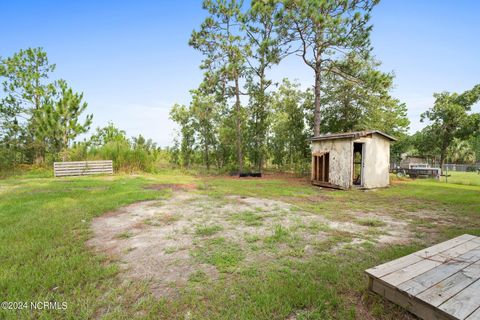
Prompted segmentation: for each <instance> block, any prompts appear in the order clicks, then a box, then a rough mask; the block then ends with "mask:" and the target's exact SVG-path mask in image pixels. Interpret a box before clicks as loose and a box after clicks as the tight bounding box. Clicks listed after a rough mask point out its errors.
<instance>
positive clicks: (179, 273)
mask: <svg viewBox="0 0 480 320" xmlns="http://www.w3.org/2000/svg"><path fill="white" fill-rule="evenodd" d="M155 186H156V188H170V189H173V190H174V192H173V193H172V197H171V198H169V199H167V200H160V201H145V202H138V203H135V204H132V205H129V206H126V207H123V208H120V209H119V210H117V211H114V212H110V213H107V214H105V215H103V216H101V217H98V218H96V219H94V220H93V222H92V229H93V238H92V239H91V240H90V241H89V245H91V246H92V247H93V248H94V249H95V250H97V251H99V252H104V253H106V254H107V255H108V256H109V257H110V258H112V259H115V260H117V261H118V262H119V264H120V266H121V267H122V271H123V272H122V273H121V276H122V277H123V278H125V279H127V280H132V279H141V280H147V281H149V282H150V283H151V286H152V291H153V293H154V294H155V295H157V296H171V295H173V294H175V293H176V292H177V290H178V288H181V287H182V286H184V285H185V284H186V283H187V282H189V281H211V280H213V279H215V278H217V277H218V275H219V273H222V272H232V271H235V270H236V269H237V268H241V267H242V266H248V265H250V264H258V263H263V262H271V261H272V260H275V259H282V258H285V257H290V258H295V259H306V258H308V257H309V256H311V255H314V254H319V253H321V252H324V250H325V243H328V242H329V241H330V242H331V239H337V238H338V237H339V235H340V236H341V237H342V238H341V240H338V241H340V242H343V241H345V242H347V243H348V242H351V241H352V240H353V242H352V243H351V244H353V245H355V244H360V243H362V242H364V241H374V242H375V241H380V242H382V243H385V242H396V241H403V240H404V239H405V238H406V235H408V234H409V233H408V228H407V227H408V224H407V223H402V222H401V221H398V220H395V219H394V218H392V217H387V216H382V215H372V217H373V216H374V217H373V218H375V219H377V220H379V221H380V220H381V221H382V224H381V228H377V227H375V225H372V226H370V225H368V223H367V225H362V224H361V223H358V221H356V220H355V219H353V220H352V221H348V222H345V221H332V220H328V219H326V218H325V217H324V216H322V215H320V214H316V213H312V212H307V211H304V210H302V209H301V208H299V207H298V206H295V205H291V204H289V203H286V202H283V201H277V200H272V199H260V198H254V197H241V196H223V197H222V196H208V195H201V194H196V193H194V192H185V191H183V190H185V189H184V188H186V189H188V188H192V186H190V185H176V184H173V185H155ZM187 186H188V187H187ZM157 190H158V189H157ZM372 217H371V216H367V217H366V218H371V219H373V218H372ZM372 221H373V220H372ZM375 221H376V220H375ZM372 224H375V223H373V222H372ZM376 229H381V232H372V230H376ZM335 237H337V238H335ZM349 239H350V240H349ZM335 241H336V240H335ZM192 279H193V280H192ZM199 279H201V280H199Z"/></svg>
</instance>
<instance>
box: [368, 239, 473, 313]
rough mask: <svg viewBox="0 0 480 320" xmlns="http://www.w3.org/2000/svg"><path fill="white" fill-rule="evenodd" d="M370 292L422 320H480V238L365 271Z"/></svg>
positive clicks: (443, 245)
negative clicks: (368, 279)
mask: <svg viewBox="0 0 480 320" xmlns="http://www.w3.org/2000/svg"><path fill="white" fill-rule="evenodd" d="M365 272H366V273H367V275H368V276H369V278H370V289H371V290H372V291H373V292H375V293H378V294H380V295H382V296H384V297H385V298H386V299H388V300H390V301H392V302H394V303H396V304H398V305H400V306H402V307H404V308H406V309H408V310H409V311H410V312H412V313H414V314H416V315H417V316H419V317H420V318H422V319H467V318H468V320H473V319H478V320H480V238H479V237H476V236H472V235H467V234H466V235H462V236H459V237H456V238H453V239H450V240H448V241H445V242H442V243H439V244H436V245H434V246H432V247H429V248H425V249H423V250H420V251H418V252H415V253H412V254H409V255H407V256H404V257H402V258H399V259H396V260H393V261H390V262H387V263H384V264H382V265H379V266H376V267H373V268H370V269H367V270H366V271H365Z"/></svg>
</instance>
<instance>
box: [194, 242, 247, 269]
mask: <svg viewBox="0 0 480 320" xmlns="http://www.w3.org/2000/svg"><path fill="white" fill-rule="evenodd" d="M192 255H193V256H194V257H195V258H197V259H198V260H199V261H201V262H204V263H208V264H211V265H214V266H216V267H217V268H218V270H219V271H220V272H231V271H233V270H234V268H235V267H236V266H237V265H238V264H239V263H240V262H241V261H242V260H243V258H244V254H243V252H242V250H241V248H240V247H239V246H238V244H236V243H234V242H231V241H227V240H226V239H225V238H222V237H220V238H214V239H209V240H207V241H206V242H204V243H203V244H202V245H199V246H197V247H196V248H195V250H193V252H192Z"/></svg>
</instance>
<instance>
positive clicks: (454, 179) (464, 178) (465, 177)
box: [439, 171, 480, 186]
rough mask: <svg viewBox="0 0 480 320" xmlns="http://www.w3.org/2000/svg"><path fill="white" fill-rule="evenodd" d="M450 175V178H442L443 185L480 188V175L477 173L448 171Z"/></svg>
mask: <svg viewBox="0 0 480 320" xmlns="http://www.w3.org/2000/svg"><path fill="white" fill-rule="evenodd" d="M445 173H446V172H445ZM448 175H449V177H441V178H440V179H439V181H440V182H443V183H455V184H465V185H473V186H480V174H478V173H476V172H457V171H448Z"/></svg>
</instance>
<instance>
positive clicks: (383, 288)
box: [371, 277, 455, 320]
mask: <svg viewBox="0 0 480 320" xmlns="http://www.w3.org/2000/svg"><path fill="white" fill-rule="evenodd" d="M372 279H373V280H372V281H373V282H372V287H371V289H372V291H373V292H375V293H378V294H379V295H381V296H383V297H384V298H386V299H387V300H389V301H391V302H393V303H395V304H397V305H399V306H401V307H403V308H405V309H406V310H408V311H409V312H411V313H413V314H415V315H417V316H418V317H420V318H422V319H436V320H452V319H455V318H453V317H451V316H450V315H449V314H447V313H445V312H443V311H442V310H439V309H435V308H431V306H429V305H428V304H426V303H424V302H423V301H421V300H418V299H416V298H415V297H412V296H409V295H408V294H406V293H405V292H402V291H400V290H398V289H396V288H392V287H391V286H390V285H388V284H387V283H385V282H383V281H382V280H380V279H376V278H373V277H372Z"/></svg>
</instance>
